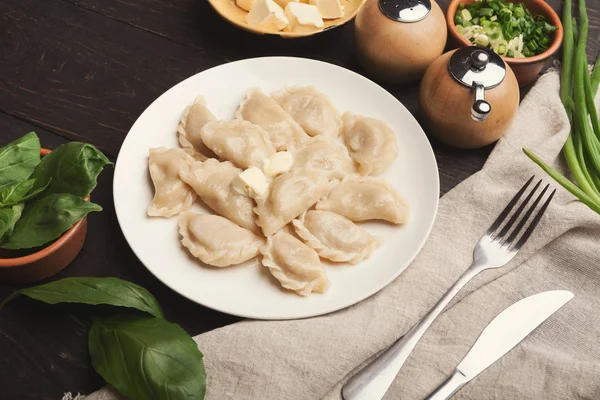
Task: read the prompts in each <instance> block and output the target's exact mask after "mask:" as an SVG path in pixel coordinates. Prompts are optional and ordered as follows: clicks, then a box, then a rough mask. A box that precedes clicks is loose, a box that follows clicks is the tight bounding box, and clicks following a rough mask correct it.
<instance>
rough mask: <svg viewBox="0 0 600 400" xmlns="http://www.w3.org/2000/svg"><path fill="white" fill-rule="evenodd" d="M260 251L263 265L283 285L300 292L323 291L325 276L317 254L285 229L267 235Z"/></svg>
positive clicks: (304, 294) (306, 293)
mask: <svg viewBox="0 0 600 400" xmlns="http://www.w3.org/2000/svg"><path fill="white" fill-rule="evenodd" d="M260 252H261V253H262V255H263V260H262V263H263V265H264V266H265V267H267V268H269V271H271V274H272V275H273V276H274V277H275V278H276V279H277V280H278V281H279V283H281V286H283V287H284V288H286V289H290V290H293V291H295V292H296V293H298V294H299V295H301V296H308V295H309V294H311V293H312V292H315V293H324V292H325V291H326V290H327V289H328V288H329V279H327V275H326V274H325V269H324V268H323V265H322V264H321V260H320V259H319V256H318V254H317V253H316V252H315V251H314V250H313V249H311V248H310V247H308V246H307V245H305V244H304V243H302V241H300V240H299V239H297V238H295V237H294V236H292V235H291V234H290V233H289V231H288V230H287V229H281V230H280V231H279V232H277V233H276V234H275V235H273V236H271V237H269V238H267V244H266V245H265V246H264V247H262V248H261V250H260Z"/></svg>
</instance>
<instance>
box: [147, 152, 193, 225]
mask: <svg viewBox="0 0 600 400" xmlns="http://www.w3.org/2000/svg"><path fill="white" fill-rule="evenodd" d="M193 162H194V159H193V158H192V157H191V156H189V155H188V154H187V153H186V152H185V151H183V150H182V149H178V148H175V149H166V148H164V147H158V148H155V149H150V157H149V158H148V168H149V169H150V177H151V178H152V183H154V198H153V199H152V202H151V203H150V205H149V206H148V215H149V216H151V217H172V216H173V215H177V214H179V212H181V211H185V210H187V209H188V208H190V207H191V205H192V203H193V202H194V200H195V199H196V194H195V193H194V191H193V190H192V188H191V187H189V186H188V185H187V184H185V182H183V181H182V180H181V179H180V178H179V170H180V169H181V168H184V167H186V166H188V165H189V164H191V163H193Z"/></svg>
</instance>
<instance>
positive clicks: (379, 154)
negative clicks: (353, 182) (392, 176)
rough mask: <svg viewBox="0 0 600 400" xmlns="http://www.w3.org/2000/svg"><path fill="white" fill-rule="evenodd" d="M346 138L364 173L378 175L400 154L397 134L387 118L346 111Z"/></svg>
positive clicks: (349, 148) (359, 168)
mask: <svg viewBox="0 0 600 400" xmlns="http://www.w3.org/2000/svg"><path fill="white" fill-rule="evenodd" d="M342 119H343V121H344V140H345V142H346V146H347V147H348V151H349V152H350V156H351V157H352V158H353V159H354V161H356V162H357V163H358V172H359V173H360V174H361V175H376V174H379V173H381V172H383V171H384V170H385V169H386V168H388V167H389V166H390V165H392V163H393V162H394V160H395V159H396V157H398V144H397V143H396V135H395V134H394V131H392V130H391V129H390V127H389V126H387V125H386V124H385V123H384V122H382V121H379V120H377V119H373V118H367V117H363V116H361V115H357V114H354V113H352V112H349V111H347V112H345V113H344V115H343V116H342Z"/></svg>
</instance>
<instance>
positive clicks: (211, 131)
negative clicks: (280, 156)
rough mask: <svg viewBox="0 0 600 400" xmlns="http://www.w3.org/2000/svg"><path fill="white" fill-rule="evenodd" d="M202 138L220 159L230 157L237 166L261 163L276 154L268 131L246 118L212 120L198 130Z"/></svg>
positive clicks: (244, 166)
mask: <svg viewBox="0 0 600 400" xmlns="http://www.w3.org/2000/svg"><path fill="white" fill-rule="evenodd" d="M201 136H202V141H203V142H204V143H205V144H206V146H208V147H209V148H210V149H211V150H212V151H213V152H214V153H215V154H216V155H217V156H218V157H219V158H220V159H221V160H227V161H231V162H232V163H234V164H235V165H237V166H238V167H240V168H244V169H246V168H248V167H258V168H260V167H262V165H263V162H264V161H265V160H266V159H267V158H269V157H270V156H272V155H273V154H275V148H273V145H272V144H271V141H270V140H269V135H268V134H267V132H265V131H264V130H263V129H262V128H261V127H260V126H258V125H254V124H252V123H250V122H248V121H242V120H239V119H238V120H235V121H214V122H209V123H207V124H206V125H204V127H203V128H202V130H201Z"/></svg>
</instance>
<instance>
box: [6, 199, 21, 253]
mask: <svg viewBox="0 0 600 400" xmlns="http://www.w3.org/2000/svg"><path fill="white" fill-rule="evenodd" d="M23 208H24V204H23V203H18V204H13V205H12V206H10V207H2V208H0V243H1V242H2V240H3V239H5V238H7V237H9V236H10V235H11V234H12V232H13V229H14V228H15V224H16V223H17V221H18V220H19V218H21V213H22V212H23Z"/></svg>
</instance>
